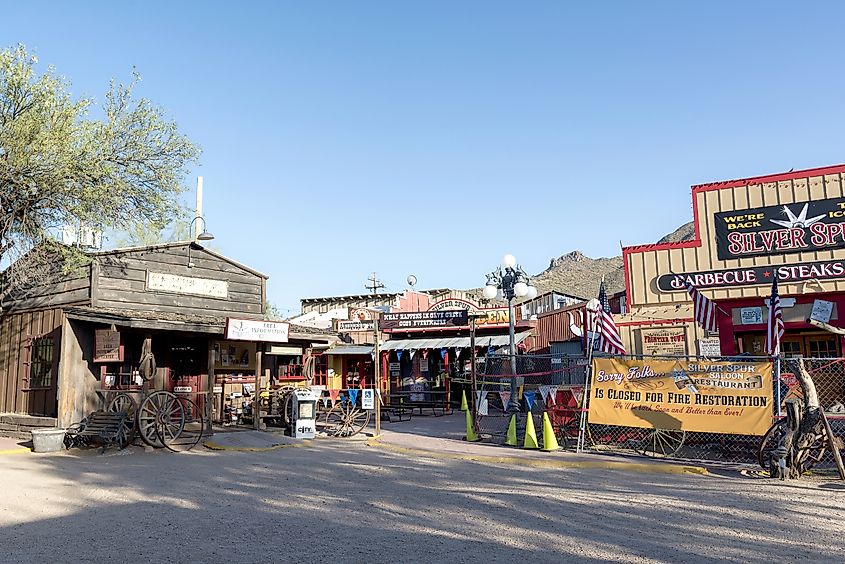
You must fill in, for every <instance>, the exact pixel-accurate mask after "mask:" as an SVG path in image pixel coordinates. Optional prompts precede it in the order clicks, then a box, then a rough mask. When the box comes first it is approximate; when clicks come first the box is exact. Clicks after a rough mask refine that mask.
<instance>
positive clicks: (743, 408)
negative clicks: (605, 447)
mask: <svg viewBox="0 0 845 564" xmlns="http://www.w3.org/2000/svg"><path fill="white" fill-rule="evenodd" d="M589 420H590V423H600V424H605V425H624V426H627V427H641V428H646V429H672V430H684V431H702V432H710V433H729V434H736V435H758V436H762V435H764V434H765V433H766V431H767V430H768V428H769V426H770V425H771V424H772V365H771V363H768V362H699V361H687V360H625V359H610V358H597V359H594V360H593V378H592V384H591V390H590V405H589Z"/></svg>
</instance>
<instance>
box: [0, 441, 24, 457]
mask: <svg viewBox="0 0 845 564" xmlns="http://www.w3.org/2000/svg"><path fill="white" fill-rule="evenodd" d="M24 444H30V443H29V441H27V440H25V439H13V438H10V437H0V456H2V455H6V454H23V453H26V452H30V449H29V447H28V446H22V445H24Z"/></svg>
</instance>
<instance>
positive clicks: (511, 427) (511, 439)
mask: <svg viewBox="0 0 845 564" xmlns="http://www.w3.org/2000/svg"><path fill="white" fill-rule="evenodd" d="M505 444H506V445H508V446H519V442H518V441H517V440H516V415H511V422H510V423H509V424H508V438H507V440H506V441H505Z"/></svg>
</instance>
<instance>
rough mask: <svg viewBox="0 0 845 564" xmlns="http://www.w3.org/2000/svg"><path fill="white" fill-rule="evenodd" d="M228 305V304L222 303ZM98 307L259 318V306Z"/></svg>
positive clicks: (105, 304) (103, 303) (126, 304)
mask: <svg viewBox="0 0 845 564" xmlns="http://www.w3.org/2000/svg"><path fill="white" fill-rule="evenodd" d="M224 303H227V304H228V303H229V302H224ZM100 307H104V308H111V309H127V310H130V309H134V310H138V311H162V312H166V313H183V314H190V315H207V316H212V317H220V318H225V317H238V316H239V315H242V316H247V317H257V318H258V317H261V316H262V313H261V306H260V305H259V304H240V307H239V308H237V309H235V308H232V309H213V308H187V307H184V306H174V305H163V304H162V305H148V304H137V303H130V302H122V301H110V300H105V299H103V300H101V301H100Z"/></svg>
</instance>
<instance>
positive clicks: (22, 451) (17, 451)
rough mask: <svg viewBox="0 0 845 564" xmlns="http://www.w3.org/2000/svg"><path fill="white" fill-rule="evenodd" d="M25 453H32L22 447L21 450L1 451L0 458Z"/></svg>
mask: <svg viewBox="0 0 845 564" xmlns="http://www.w3.org/2000/svg"><path fill="white" fill-rule="evenodd" d="M25 452H32V451H31V450H30V449H28V448H25V447H21V448H10V449H6V450H0V456H3V455H4V454H23V453H25Z"/></svg>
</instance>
